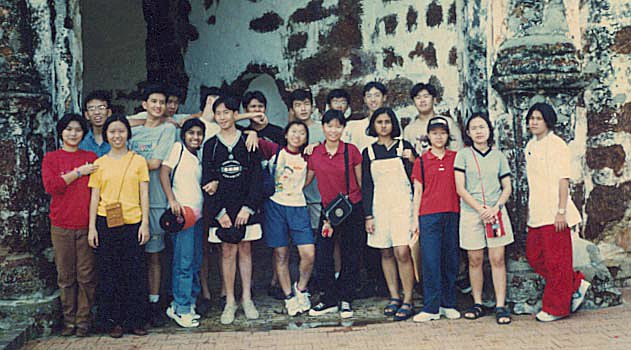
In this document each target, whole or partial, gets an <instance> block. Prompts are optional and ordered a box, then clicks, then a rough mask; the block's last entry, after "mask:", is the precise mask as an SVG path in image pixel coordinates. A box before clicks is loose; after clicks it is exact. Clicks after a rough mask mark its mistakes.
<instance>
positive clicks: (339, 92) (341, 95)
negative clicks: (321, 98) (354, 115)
mask: <svg viewBox="0 0 631 350" xmlns="http://www.w3.org/2000/svg"><path fill="white" fill-rule="evenodd" d="M326 104H327V106H328V107H329V109H336V110H338V111H341V112H342V113H344V116H345V117H346V118H348V117H349V115H350V113H347V112H348V111H349V110H350V106H351V95H350V94H349V93H348V91H346V90H344V89H333V90H331V91H329V93H328V94H327V95H326ZM347 114H348V115H347Z"/></svg>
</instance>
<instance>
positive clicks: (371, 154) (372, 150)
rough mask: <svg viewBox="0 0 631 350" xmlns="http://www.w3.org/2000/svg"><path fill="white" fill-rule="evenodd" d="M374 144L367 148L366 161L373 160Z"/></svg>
mask: <svg viewBox="0 0 631 350" xmlns="http://www.w3.org/2000/svg"><path fill="white" fill-rule="evenodd" d="M373 146H374V144H372V145H369V146H368V147H367V148H368V159H370V161H371V162H372V161H373V160H375V150H374V149H373Z"/></svg>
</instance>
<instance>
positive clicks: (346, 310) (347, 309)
mask: <svg viewBox="0 0 631 350" xmlns="http://www.w3.org/2000/svg"><path fill="white" fill-rule="evenodd" d="M351 317H353V309H352V308H351V303H349V302H348V301H342V302H340V318H351Z"/></svg>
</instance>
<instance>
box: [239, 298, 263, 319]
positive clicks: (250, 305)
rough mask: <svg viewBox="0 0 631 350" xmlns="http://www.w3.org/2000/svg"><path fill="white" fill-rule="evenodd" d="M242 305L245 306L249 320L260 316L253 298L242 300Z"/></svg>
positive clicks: (246, 316)
mask: <svg viewBox="0 0 631 350" xmlns="http://www.w3.org/2000/svg"><path fill="white" fill-rule="evenodd" d="M241 306H242V307H243V312H244V313H245V318H247V319H248V320H256V319H257V318H259V312H258V311H257V310H256V306H254V302H253V301H252V300H246V301H244V302H242V303H241Z"/></svg>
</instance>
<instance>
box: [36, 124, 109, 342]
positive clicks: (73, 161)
mask: <svg viewBox="0 0 631 350" xmlns="http://www.w3.org/2000/svg"><path fill="white" fill-rule="evenodd" d="M87 133H88V124H87V122H86V120H85V118H83V116H81V115H79V114H66V115H64V116H63V117H62V118H61V119H60V120H59V122H58V123H57V135H59V138H60V139H61V141H62V143H63V144H62V147H61V149H59V150H56V151H53V152H48V153H46V155H45V156H44V160H43V162H42V182H43V183H44V189H45V190H46V193H48V194H50V195H51V197H52V200H51V202H50V215H49V216H50V225H51V228H50V233H51V239H52V242H53V248H54V250H55V265H56V266H57V285H58V286H59V289H60V290H61V295H60V299H61V306H62V309H63V315H64V328H63V330H62V331H61V335H63V336H70V335H72V334H74V333H75V331H76V335H77V336H78V337H85V336H86V335H88V329H89V326H90V308H91V307H92V303H93V302H94V291H95V289H96V271H95V268H94V254H93V253H92V249H91V248H90V247H89V246H88V218H89V217H88V207H89V205H90V188H89V187H88V176H85V175H90V174H91V173H93V172H94V171H95V170H96V169H97V166H96V165H94V164H92V163H93V162H94V161H95V160H96V154H94V153H93V152H88V151H84V150H80V149H79V143H80V142H81V140H83V137H84V136H85V135H86V134H87Z"/></svg>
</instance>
